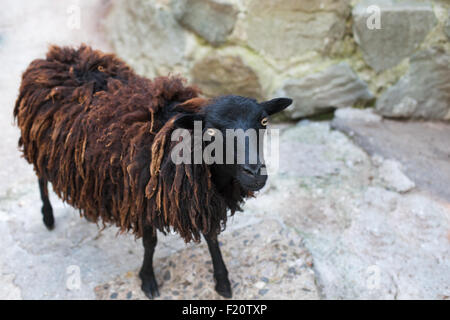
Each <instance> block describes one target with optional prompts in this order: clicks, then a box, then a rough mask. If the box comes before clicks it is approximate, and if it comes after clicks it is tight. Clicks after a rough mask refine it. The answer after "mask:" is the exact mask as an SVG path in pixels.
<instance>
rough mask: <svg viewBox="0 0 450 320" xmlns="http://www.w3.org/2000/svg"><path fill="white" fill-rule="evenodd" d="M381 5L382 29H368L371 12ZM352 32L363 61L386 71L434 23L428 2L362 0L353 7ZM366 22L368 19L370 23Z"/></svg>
mask: <svg viewBox="0 0 450 320" xmlns="http://www.w3.org/2000/svg"><path fill="white" fill-rule="evenodd" d="M371 5H376V6H378V8H380V22H381V28H379V29H378V28H368V24H369V25H371V24H370V23H368V20H370V21H372V19H371V16H372V15H373V14H374V12H373V11H369V12H368V10H367V8H368V7H369V6H371ZM352 13H353V20H354V24H353V33H354V36H355V40H356V42H357V43H358V44H359V46H360V48H361V50H362V52H363V55H364V60H365V61H366V62H367V64H369V65H370V66H371V67H372V68H373V69H375V70H376V71H382V70H386V69H388V68H391V67H394V66H395V65H397V64H398V63H400V62H401V61H402V60H403V59H404V58H406V57H409V56H410V55H411V54H412V53H413V52H414V51H415V50H416V49H417V48H418V47H419V46H420V44H421V43H422V41H423V40H424V39H425V37H426V36H427V34H428V33H429V32H430V31H431V29H432V28H433V27H434V26H435V25H436V23H437V19H436V16H435V14H434V12H433V7H432V6H431V3H430V2H419V1H416V0H406V1H394V0H381V1H380V0H365V1H362V2H360V3H358V4H357V5H356V6H355V7H354V8H353V12H352ZM370 21H369V22H370Z"/></svg>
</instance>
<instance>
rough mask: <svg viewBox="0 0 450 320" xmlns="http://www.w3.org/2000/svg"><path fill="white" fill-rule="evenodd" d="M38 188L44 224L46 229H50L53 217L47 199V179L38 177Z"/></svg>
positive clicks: (53, 225) (52, 226)
mask: <svg viewBox="0 0 450 320" xmlns="http://www.w3.org/2000/svg"><path fill="white" fill-rule="evenodd" d="M39 190H40V192H41V199H42V204H43V205H42V209H41V212H42V216H43V221H44V224H45V226H46V227H47V229H48V230H52V229H53V228H54V227H55V218H54V217H53V208H52V205H51V204H50V200H49V199H48V188H47V180H45V179H43V178H39Z"/></svg>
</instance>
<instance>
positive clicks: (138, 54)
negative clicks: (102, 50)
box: [106, 0, 187, 76]
mask: <svg viewBox="0 0 450 320" xmlns="http://www.w3.org/2000/svg"><path fill="white" fill-rule="evenodd" d="M124 13H126V14H124ZM106 27H107V29H108V33H107V37H108V38H109V41H110V42H111V44H112V46H113V49H114V50H115V52H116V53H117V54H118V55H119V56H121V57H126V60H127V63H129V64H130V65H132V66H133V67H134V68H135V70H136V71H137V72H138V73H140V74H145V75H147V76H155V75H167V73H169V72H171V71H172V72H173V71H179V70H182V69H183V65H184V63H185V61H184V60H183V59H184V57H185V50H186V46H187V44H186V42H187V39H186V34H185V33H186V31H184V30H183V28H182V27H181V26H180V25H179V24H178V23H177V21H176V20H175V18H174V17H173V14H172V13H171V12H170V11H169V10H168V9H167V8H165V7H161V6H159V5H158V3H155V2H153V1H139V0H131V1H118V2H116V3H115V5H114V6H113V7H112V11H111V13H110V14H109V15H108V19H107V20H106Z"/></svg>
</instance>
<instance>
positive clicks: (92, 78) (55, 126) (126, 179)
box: [14, 44, 292, 299]
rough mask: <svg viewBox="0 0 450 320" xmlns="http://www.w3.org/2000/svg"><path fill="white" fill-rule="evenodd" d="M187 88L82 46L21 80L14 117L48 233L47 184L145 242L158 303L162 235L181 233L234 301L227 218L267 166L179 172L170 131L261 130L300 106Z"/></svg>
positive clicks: (95, 217)
mask: <svg viewBox="0 0 450 320" xmlns="http://www.w3.org/2000/svg"><path fill="white" fill-rule="evenodd" d="M185 83H186V80H185V79H183V78H181V77H180V76H167V77H157V78H155V79H154V80H153V81H152V80H149V79H147V78H144V77H141V76H138V75H136V74H135V73H134V72H133V70H132V69H131V68H130V67H129V66H127V65H126V64H125V62H123V61H122V60H120V59H119V58H117V57H116V56H115V55H113V54H105V53H103V52H101V51H98V50H93V49H92V48H90V47H89V46H87V45H84V44H82V45H81V46H80V47H79V48H71V47H58V46H51V47H50V49H49V51H48V53H47V55H46V59H36V60H34V61H32V62H31V64H30V65H29V67H28V68H27V69H26V71H25V72H24V73H23V76H22V82H21V86H20V91H19V95H18V98H17V101H16V104H15V108H14V117H15V119H16V121H17V123H18V127H19V128H20V131H21V136H20V138H19V148H20V149H21V151H22V153H23V157H24V158H25V159H26V160H27V161H28V162H29V163H30V164H32V165H33V167H34V171H35V173H36V175H37V177H38V182H39V189H40V195H41V199H42V202H43V205H42V208H41V212H42V215H43V222H44V224H45V226H46V227H47V228H48V229H49V230H51V229H52V228H53V227H54V217H53V209H52V206H51V203H50V201H49V196H48V187H47V185H48V182H50V183H51V184H52V186H53V190H54V191H55V193H56V194H57V195H58V197H60V198H61V199H62V200H63V201H65V202H67V203H68V204H70V205H71V206H73V207H75V208H77V209H78V210H79V212H80V216H82V217H85V218H86V219H87V220H89V221H91V222H94V223H99V222H101V223H102V224H103V227H105V226H107V225H116V226H117V227H118V228H119V231H120V232H130V233H132V234H134V235H135V237H136V238H141V237H142V239H143V240H142V241H143V246H144V259H143V264H142V268H141V269H140V272H139V276H140V278H141V281H142V282H141V283H142V286H141V288H142V290H143V292H144V293H145V294H146V295H147V297H149V298H150V299H151V298H153V297H157V296H159V289H158V285H157V283H156V280H155V275H154V272H153V262H152V261H153V253H154V249H155V246H156V244H157V233H156V231H157V230H159V231H161V232H162V233H163V234H166V233H167V232H170V231H174V232H176V233H178V234H179V235H180V236H181V237H182V238H183V239H184V240H185V242H190V241H194V242H200V240H201V235H203V237H204V238H205V240H206V242H207V245H208V248H209V251H210V254H211V257H212V262H213V273H214V279H215V282H216V285H215V289H216V291H217V292H218V293H219V294H220V295H222V296H224V297H228V298H229V297H231V296H232V292H231V286H230V281H229V279H228V271H227V269H226V267H225V263H224V261H223V259H222V255H221V252H220V249H219V245H218V234H219V233H220V232H221V231H223V230H224V229H225V227H226V221H227V211H228V210H229V212H230V215H233V214H234V213H235V212H236V211H241V210H242V209H241V205H242V203H243V201H244V200H245V199H246V198H247V197H249V196H253V193H254V192H255V191H257V190H259V189H261V188H262V187H263V186H264V184H265V183H266V179H267V175H264V174H262V171H261V169H262V168H264V161H263V159H262V158H261V159H258V161H257V163H256V164H250V163H249V162H248V161H246V162H245V163H243V164H206V163H205V162H204V161H203V162H202V163H200V164H189V163H184V164H174V163H173V161H171V157H170V152H171V150H173V148H174V147H175V146H176V145H177V144H178V143H179V141H172V140H171V134H172V133H173V132H174V130H176V129H180V128H184V129H185V130H190V131H189V132H191V131H192V128H193V123H194V121H201V123H202V124H203V126H204V129H203V130H208V129H211V128H214V129H217V130H221V131H224V130H225V129H227V128H255V129H262V128H263V127H264V125H265V124H266V122H267V117H268V116H270V115H272V114H274V113H277V112H279V111H281V110H283V109H284V108H286V107H287V106H289V105H290V104H291V102H292V100H291V99H288V98H278V99H272V100H269V101H265V102H262V103H258V102H257V101H256V100H254V99H251V98H245V97H240V96H232V95H229V96H222V97H217V98H214V99H207V98H204V97H202V96H200V91H199V90H198V89H197V88H196V87H193V86H186V85H185ZM262 120H263V121H262Z"/></svg>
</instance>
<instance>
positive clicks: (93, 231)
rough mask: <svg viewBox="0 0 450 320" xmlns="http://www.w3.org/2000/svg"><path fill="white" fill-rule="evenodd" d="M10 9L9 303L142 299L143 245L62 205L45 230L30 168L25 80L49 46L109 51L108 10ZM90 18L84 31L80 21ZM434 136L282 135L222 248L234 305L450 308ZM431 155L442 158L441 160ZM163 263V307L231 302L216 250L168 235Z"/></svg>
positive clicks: (0, 268) (5, 203) (441, 146)
mask: <svg viewBox="0 0 450 320" xmlns="http://www.w3.org/2000/svg"><path fill="white" fill-rule="evenodd" d="M4 4H5V5H4V6H3V8H5V9H4V10H3V11H2V12H0V58H1V61H2V62H3V63H2V66H1V68H2V69H1V71H2V72H0V102H1V109H0V126H1V129H2V139H0V152H1V157H0V162H1V163H0V168H1V169H0V234H1V241H0V251H1V252H2V255H1V258H0V298H7V299H141V298H142V299H143V298H145V297H144V296H143V294H142V293H141V292H140V288H139V286H140V284H139V280H138V278H137V275H136V274H137V271H138V269H139V267H140V264H141V261H142V254H143V250H142V247H141V244H140V241H135V240H134V238H133V237H131V236H129V235H117V234H116V233H117V229H115V228H108V229H105V230H99V229H98V228H97V226H95V225H93V224H90V223H88V222H86V221H85V220H84V219H80V218H79V216H78V214H77V213H76V211H75V210H74V209H73V208H71V207H69V206H67V205H64V204H63V203H62V202H61V201H60V200H58V199H57V198H56V196H55V195H54V194H53V193H52V194H51V201H52V204H53V208H54V213H55V218H56V228H55V230H53V231H52V232H48V231H47V230H46V229H45V227H44V226H43V224H42V221H41V215H40V206H41V202H40V199H39V194H38V186H37V181H36V177H35V175H34V173H33V171H32V168H31V166H30V165H28V164H27V163H26V162H25V160H24V159H22V158H21V157H20V154H19V152H18V149H17V140H18V136H19V131H18V129H17V127H15V126H14V124H13V118H12V110H13V106H14V101H15V98H16V95H17V93H18V87H19V84H20V75H21V73H22V72H23V71H24V70H25V68H26V67H27V65H28V63H29V62H30V61H31V60H33V59H35V58H38V57H43V56H44V55H45V52H46V50H47V46H48V45H49V44H50V43H56V44H74V45H78V44H79V43H80V42H85V43H88V44H91V45H93V46H95V47H96V48H99V49H103V50H109V48H108V45H107V44H106V43H105V42H104V40H103V38H102V36H101V35H102V33H101V18H100V17H101V16H102V15H103V14H104V13H105V12H107V10H108V2H107V1H78V2H77V1H75V2H74V4H76V5H78V7H77V6H75V7H74V6H73V5H72V4H71V3H70V4H69V3H68V2H63V1H56V0H55V1H43V0H40V1H20V2H17V1H5V2H4ZM78 8H79V9H80V13H81V20H80V28H77V21H76V18H74V12H75V14H76V12H77V10H78ZM74 19H75V20H74ZM422 125H425V126H426V127H427V128H426V129H423V130H427V132H430V133H427V134H429V136H430V137H431V139H429V140H427V139H420V138H419V137H421V135H422V133H421V132H422V129H421V127H420V126H421V124H419V125H418V127H417V128H415V129H414V130H412V131H411V130H410V128H411V126H405V125H404V123H402V122H393V123H389V124H387V125H386V126H389V128H390V133H389V130H386V131H385V132H383V135H380V134H377V132H379V130H384V129H383V126H385V122H383V121H381V120H379V121H375V122H374V123H366V122H364V121H363V122H362V123H358V121H357V122H356V124H355V123H353V124H351V123H347V124H346V126H347V127H346V128H341V130H342V131H343V132H346V133H347V134H348V135H349V136H350V137H352V134H351V133H350V132H351V131H352V128H353V131H355V132H358V133H359V136H363V138H365V139H355V136H354V135H353V139H354V140H352V138H350V137H349V136H347V135H345V134H343V133H341V132H339V131H335V130H332V129H331V128H330V123H328V122H318V123H315V122H308V121H302V122H300V123H299V124H298V125H289V126H282V128H283V130H282V136H281V146H280V147H281V154H282V155H284V156H283V157H282V158H281V160H280V161H281V162H280V171H279V172H278V174H277V175H275V176H273V177H271V178H269V179H270V180H269V183H268V185H267V186H266V187H265V189H264V190H263V191H262V192H261V193H260V196H259V197H258V198H257V199H254V200H251V201H249V202H248V203H247V204H246V206H245V212H244V213H238V214H237V215H236V216H235V217H233V218H232V219H231V220H230V223H229V224H228V228H227V230H226V231H225V232H224V233H223V234H222V235H221V237H220V240H221V243H222V251H223V255H224V258H225V261H226V263H227V266H228V270H229V272H230V280H231V282H232V286H233V291H234V298H240V299H259V298H265V299H318V298H327V299H367V298H372V299H405V298H416V299H423V298H429V299H448V298H449V297H450V261H449V257H450V203H449V202H448V199H446V196H445V195H447V194H448V193H446V192H439V190H442V183H441V182H442V181H441V180H439V179H436V180H439V182H440V183H441V184H439V185H432V186H431V187H430V185H429V181H426V182H427V183H428V184H427V183H424V182H423V177H424V176H427V174H426V166H425V167H424V166H423V161H425V164H426V165H429V166H433V165H434V163H437V164H438V165H439V166H443V168H444V169H445V170H446V171H445V172H448V166H449V165H448V163H445V161H443V159H446V158H445V157H447V156H448V153H450V152H449V151H448V150H447V147H446V145H445V142H443V141H444V140H443V137H442V132H447V131H446V130H448V124H442V125H441V124H439V125H436V126H434V125H432V124H431V125H429V124H427V123H425V124H422ZM413 126H415V125H413ZM429 127H431V129H429ZM349 128H350V129H349ZM433 128H434V129H433ZM377 130H378V131H377ZM430 130H431V131H430ZM402 135H404V136H408V137H409V138H411V137H413V138H414V135H417V139H415V140H414V139H412V141H416V142H417V143H416V144H414V147H415V149H414V150H417V154H421V155H422V156H421V157H417V158H415V160H414V161H409V160H408V159H409V158H411V157H414V153H411V152H410V150H409V149H408V148H407V146H405V144H404V143H403V144H402V141H403V140H401V139H400V140H398V141H397V144H395V143H394V142H395V141H394V140H395V137H402ZM380 139H381V140H380ZM382 139H387V141H393V142H392V144H386V143H383V140H382ZM361 141H362V142H361ZM433 141H437V143H433ZM411 143H412V142H411ZM386 146H387V148H388V150H386ZM398 146H400V147H398ZM375 147H376V148H375ZM402 148H403V149H402ZM433 148H434V149H433ZM394 149H395V152H393V151H392V150H394ZM397 149H398V150H397ZM374 150H375V151H374ZM432 150H438V151H439V152H437V156H436V157H433V156H432V154H433V151H432ZM423 155H425V156H423ZM423 159H425V160H423ZM435 161H436V162H435ZM403 168H404V169H405V170H403ZM433 174H435V173H434V171H433ZM416 180H417V181H416ZM431 183H432V182H431ZM436 188H438V189H436ZM439 188H441V189H439ZM436 190H438V191H436ZM444 191H445V190H444ZM154 265H155V273H156V278H157V281H158V283H159V285H160V292H161V299H185V298H198V299H218V298H220V297H219V296H218V295H217V294H216V293H215V292H214V290H213V281H212V274H211V262H210V257H209V254H208V253H207V248H206V246H205V244H203V243H202V244H199V245H197V244H189V245H185V244H184V243H183V241H182V240H180V239H179V238H178V237H177V236H176V235H169V236H167V237H162V236H160V238H159V242H158V247H157V249H156V253H155V262H154Z"/></svg>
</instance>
